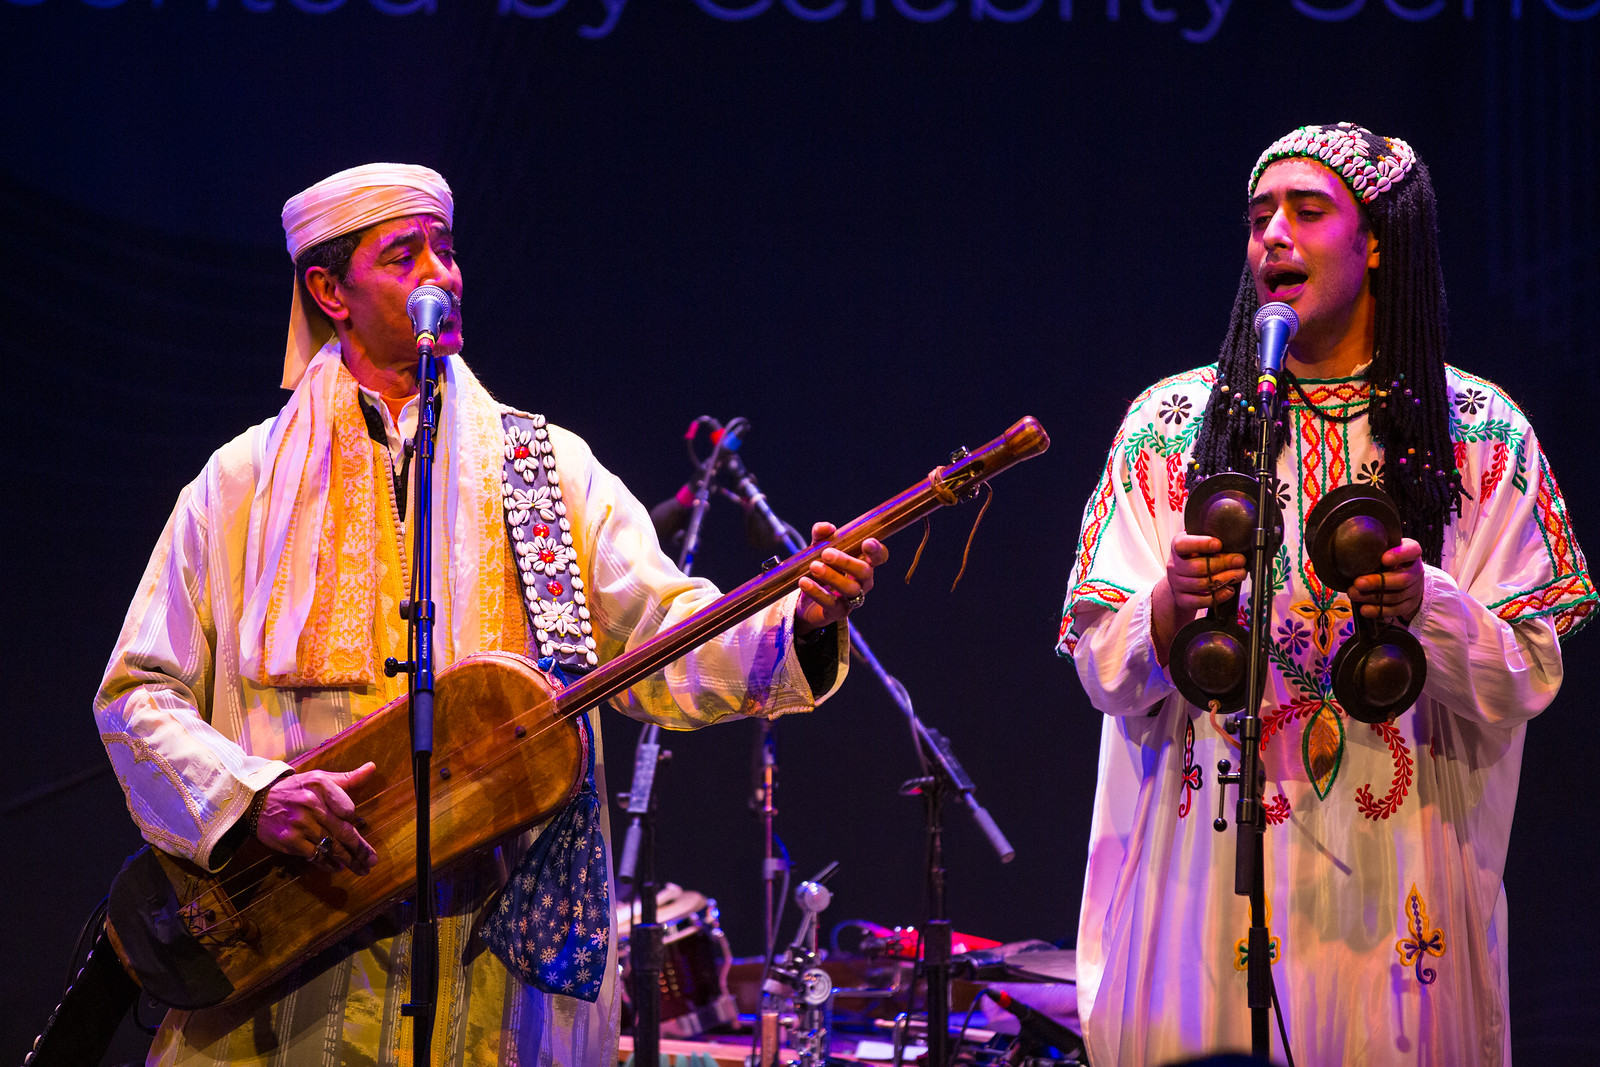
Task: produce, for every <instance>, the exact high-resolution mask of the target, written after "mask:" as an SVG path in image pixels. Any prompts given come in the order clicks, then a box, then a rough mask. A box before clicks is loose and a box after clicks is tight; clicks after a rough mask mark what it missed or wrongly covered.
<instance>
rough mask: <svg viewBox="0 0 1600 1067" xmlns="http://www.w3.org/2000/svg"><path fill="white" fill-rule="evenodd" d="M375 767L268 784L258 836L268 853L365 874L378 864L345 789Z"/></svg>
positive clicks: (368, 775)
mask: <svg viewBox="0 0 1600 1067" xmlns="http://www.w3.org/2000/svg"><path fill="white" fill-rule="evenodd" d="M377 770H378V767H377V764H375V763H363V764H362V765H361V766H359V767H357V768H356V769H355V770H353V771H345V772H343V773H340V774H336V773H333V772H331V771H306V772H305V773H304V774H291V775H289V776H288V777H287V778H280V779H278V780H277V781H276V782H274V783H272V785H271V786H269V787H268V790H267V799H266V802H265V803H264V804H263V805H262V808H261V819H260V821H259V822H257V824H256V836H257V837H258V838H260V839H261V843H262V844H264V845H266V846H267V847H268V848H270V849H274V850H276V851H278V852H284V853H287V854H288V855H291V856H300V857H302V858H304V859H308V860H310V861H311V862H313V863H315V864H317V865H318V866H319V867H324V868H327V869H329V870H339V869H348V870H351V871H354V872H355V873H356V874H366V873H367V872H368V871H370V870H372V865H373V863H375V862H376V861H377V859H378V853H377V852H376V851H374V849H373V847H372V846H371V845H369V844H367V841H366V838H364V837H362V836H361V832H360V830H359V829H358V827H359V826H361V820H360V819H359V818H357V816H356V806H355V803H354V802H353V801H352V800H351V799H350V793H349V792H348V790H352V789H355V788H357V787H358V786H360V785H361V784H362V783H364V782H365V781H367V779H369V778H371V777H372V776H373V775H374V774H375V773H377Z"/></svg>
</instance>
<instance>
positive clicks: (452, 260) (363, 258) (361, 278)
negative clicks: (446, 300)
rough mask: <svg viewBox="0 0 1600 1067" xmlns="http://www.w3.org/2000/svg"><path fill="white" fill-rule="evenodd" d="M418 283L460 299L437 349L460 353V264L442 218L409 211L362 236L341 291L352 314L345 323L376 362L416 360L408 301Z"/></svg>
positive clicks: (443, 326) (441, 331)
mask: <svg viewBox="0 0 1600 1067" xmlns="http://www.w3.org/2000/svg"><path fill="white" fill-rule="evenodd" d="M419 285H437V286H438V287H439V288H441V289H443V290H445V291H446V292H448V293H450V294H451V295H452V296H454V297H455V298H456V300H457V304H456V307H455V309H454V310H452V311H451V313H450V316H449V317H448V318H446V319H445V320H444V321H443V322H442V323H440V324H439V339H438V342H437V343H436V344H435V345H434V351H435V352H436V353H438V354H439V355H450V354H452V353H456V352H459V351H461V310H460V303H459V301H460V298H461V267H460V266H459V265H458V264H457V263H456V257H455V241H454V238H453V237H452V236H451V234H450V229H449V227H447V226H446V225H445V224H444V220H442V219H438V218H435V217H434V216H432V215H411V216H408V217H406V218H399V219H390V220H388V221H387V222H380V223H378V224H377V225H376V226H373V227H372V228H370V229H369V230H367V231H366V232H365V233H364V234H362V236H361V243H360V244H358V245H357V246H356V250H355V253H354V254H353V255H352V256H351V257H350V270H349V272H348V273H347V274H346V275H345V279H344V281H342V282H340V283H338V292H339V295H340V297H341V298H342V300H343V302H344V306H345V308H346V309H347V310H348V312H349V317H348V319H346V320H345V321H346V325H347V327H348V329H349V332H350V338H351V341H352V343H353V344H357V345H359V346H360V347H361V349H362V351H363V352H365V353H366V354H367V358H368V359H370V360H371V361H372V362H373V363H374V364H377V365H380V366H383V365H396V364H403V363H406V362H415V361H416V358H417V345H416V334H415V332H414V331H413V330H412V329H411V319H410V318H409V317H408V316H407V315H406V301H407V300H409V299H410V298H411V293H412V292H413V291H414V290H415V289H416V288H417V286H419Z"/></svg>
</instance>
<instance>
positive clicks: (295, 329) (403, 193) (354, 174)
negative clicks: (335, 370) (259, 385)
mask: <svg viewBox="0 0 1600 1067" xmlns="http://www.w3.org/2000/svg"><path fill="white" fill-rule="evenodd" d="M407 215H436V216H438V217H439V218H442V219H444V222H445V225H446V226H453V225H455V200H454V198H452V197H451V195H450V186H449V185H447V184H446V183H445V180H444V179H443V178H442V177H440V176H439V174H438V172H437V171H433V170H430V169H428V168H427V167H418V166H413V165H412V164H409V163H368V164H366V165H365V166H360V167H351V168H350V169H349V170H341V171H340V172H339V173H338V174H334V175H330V176H329V177H326V178H324V179H322V180H321V181H320V182H318V183H317V184H315V185H313V186H312V187H311V188H309V189H307V190H306V191H305V192H303V193H297V194H296V195H294V196H291V197H290V198H289V199H288V201H287V202H285V203H284V205H283V234H284V237H285V238H287V240H288V244H289V258H290V259H298V258H300V253H301V252H304V251H305V250H306V249H308V248H314V247H315V246H317V245H319V244H321V243H322V242H323V241H327V240H329V239H331V238H334V237H338V236H340V235H341V234H346V233H354V232H355V231H356V230H362V229H365V228H367V227H368V226H372V225H375V224H377V223H380V222H384V221H386V220H388V219H398V218H404V217H405V216H407ZM303 288H304V287H303V286H301V284H300V278H299V275H298V273H297V274H296V276H295V282H294V303H293V304H292V305H290V308H289V344H288V348H287V350H286V351H285V353H284V359H283V387H284V388H285V389H293V388H294V387H295V385H297V384H298V383H299V381H300V376H301V375H302V374H304V373H305V370H306V365H307V364H309V363H310V362H311V357H312V356H314V355H316V354H317V350H318V349H320V348H321V347H322V346H323V345H324V344H326V343H327V340H328V338H330V337H332V336H333V327H332V325H331V324H330V323H329V322H328V320H327V319H326V318H325V317H324V316H322V315H321V314H320V313H317V312H315V310H314V309H315V307H316V305H315V304H314V303H313V302H312V300H311V297H310V295H309V294H307V293H305V292H302V289H303Z"/></svg>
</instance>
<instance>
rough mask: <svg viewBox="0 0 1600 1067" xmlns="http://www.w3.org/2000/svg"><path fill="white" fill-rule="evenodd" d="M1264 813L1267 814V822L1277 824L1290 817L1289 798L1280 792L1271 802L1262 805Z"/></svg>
mask: <svg viewBox="0 0 1600 1067" xmlns="http://www.w3.org/2000/svg"><path fill="white" fill-rule="evenodd" d="M1262 813H1263V814H1265V815H1266V817H1267V822H1269V823H1271V824H1272V825H1273V826H1277V825H1278V824H1279V823H1281V822H1284V821H1286V820H1287V819H1288V818H1289V798H1288V797H1286V796H1284V795H1283V794H1282V793H1279V794H1278V795H1277V796H1275V797H1273V798H1272V800H1271V802H1270V803H1267V804H1264V805H1262Z"/></svg>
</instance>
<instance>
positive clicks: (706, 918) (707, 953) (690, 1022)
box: [616, 882, 739, 1038]
mask: <svg viewBox="0 0 1600 1067" xmlns="http://www.w3.org/2000/svg"><path fill="white" fill-rule="evenodd" d="M616 913H617V958H618V959H620V960H622V961H623V962H622V969H623V977H624V979H631V978H632V964H631V956H630V953H629V952H628V951H627V950H628V948H629V947H630V942H629V939H630V937H631V935H632V933H633V919H634V917H635V916H636V915H637V914H638V905H637V904H618V905H617V907H616ZM656 922H657V923H658V924H659V925H660V926H661V929H662V937H661V942H662V961H661V973H660V990H661V994H660V995H661V1033H662V1034H664V1035H666V1036H668V1037H676V1038H686V1037H696V1036H698V1035H700V1034H703V1033H705V1032H706V1031H707V1030H711V1029H713V1028H715V1027H718V1026H725V1025H727V1024H729V1023H732V1022H735V1021H737V1020H738V1018H739V1007H738V1005H737V1004H735V1003H734V999H733V996H732V995H731V994H730V993H729V992H728V971H729V970H730V969H731V968H732V967H733V952H732V951H731V950H730V949H729V948H728V939H727V937H726V936H724V935H723V933H722V923H721V921H720V914H719V913H718V911H717V902H716V901H715V900H712V899H709V898H708V897H706V895H705V894H703V893H696V892H694V891H693V890H686V889H683V888H682V887H681V886H678V885H675V884H673V883H671V882H668V883H667V884H666V885H665V886H663V887H662V888H661V890H660V891H659V892H658V893H657V894H656ZM622 988H623V990H624V992H623V996H624V997H625V998H626V1003H627V1004H628V1005H629V1007H630V1008H631V1007H632V1005H633V1003H634V1000H635V999H636V998H635V996H634V995H633V994H632V993H631V992H630V990H631V989H632V982H631V981H625V982H624V984H623V987H622Z"/></svg>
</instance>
